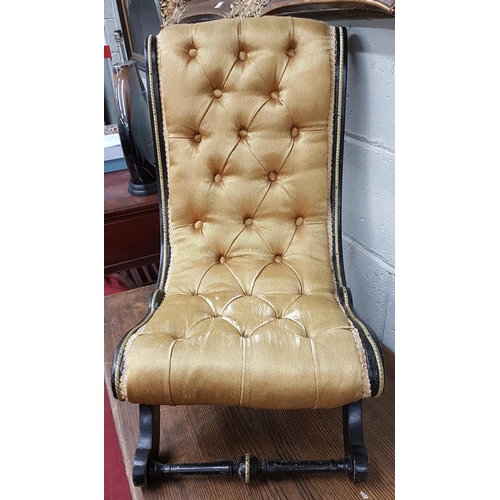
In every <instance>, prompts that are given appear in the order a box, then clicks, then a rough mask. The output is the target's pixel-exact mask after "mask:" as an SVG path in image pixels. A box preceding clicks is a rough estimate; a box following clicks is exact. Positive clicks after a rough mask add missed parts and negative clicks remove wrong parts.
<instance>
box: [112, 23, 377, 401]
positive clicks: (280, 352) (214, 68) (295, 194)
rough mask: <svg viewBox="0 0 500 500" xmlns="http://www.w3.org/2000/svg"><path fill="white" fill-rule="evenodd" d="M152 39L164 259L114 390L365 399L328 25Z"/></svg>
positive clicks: (225, 27) (155, 395)
mask: <svg viewBox="0 0 500 500" xmlns="http://www.w3.org/2000/svg"><path fill="white" fill-rule="evenodd" d="M157 40H158V42H157V43H158V45H157V53H158V75H159V81H160V97H161V110H158V113H159V116H161V123H160V126H161V127H162V129H163V137H164V143H163V147H164V151H165V157H164V158H162V159H161V162H162V165H160V173H161V172H163V173H164V177H161V176H160V177H161V178H160V181H161V182H162V183H163V184H162V186H163V191H162V196H163V208H164V213H165V216H166V223H167V226H168V227H167V228H166V230H168V244H169V246H170V253H169V254H168V256H169V261H168V262H165V268H164V278H162V279H161V280H160V288H161V290H162V292H164V298H163V301H162V303H161V305H160V306H159V307H158V308H157V309H156V310H154V311H151V314H150V315H149V316H148V317H147V318H146V319H145V320H144V322H143V323H142V324H141V325H139V326H138V328H137V329H136V330H135V331H133V332H131V334H130V335H129V336H128V337H127V338H126V340H125V342H124V344H123V346H122V353H123V365H122V368H123V369H122V370H121V372H120V373H121V375H120V377H119V380H118V384H117V386H118V391H117V393H118V396H119V397H121V398H122V399H127V400H129V401H131V402H136V403H148V404H169V405H176V404H224V405H243V406H248V407H255V408H319V407H334V406H340V405H343V404H345V403H349V402H352V401H356V400H358V399H360V398H362V397H368V396H370V395H371V392H370V380H369V376H368V370H367V361H366V353H365V350H364V348H363V345H362V342H361V340H360V334H359V332H358V331H357V329H356V328H355V327H354V325H353V323H352V322H351V321H350V320H349V319H348V317H347V316H346V314H345V311H344V309H343V308H342V306H341V303H340V301H339V300H338V297H337V295H336V283H335V278H334V269H333V265H332V259H333V254H334V248H333V235H332V232H333V231H334V228H332V223H331V221H332V213H331V201H332V200H331V199H330V184H331V180H332V169H331V165H332V154H333V153H332V151H333V147H334V146H333V145H332V137H333V122H334V120H333V118H334V117H333V110H334V99H335V70H336V60H335V58H336V55H335V54H336V51H335V39H334V38H333V37H332V36H331V30H330V28H329V27H328V26H327V25H326V24H324V23H321V22H317V21H312V20H306V19H293V18H273V17H269V18H265V17H264V18H258V19H243V20H237V19H232V20H223V21H222V20H221V21H213V22H207V23H201V24H197V25H190V24H186V25H175V26H168V27H165V28H164V29H163V30H162V32H161V33H160V35H159V36H158V38H157ZM165 239H166V235H165ZM166 243H167V242H166ZM164 259H165V260H167V254H165V256H164Z"/></svg>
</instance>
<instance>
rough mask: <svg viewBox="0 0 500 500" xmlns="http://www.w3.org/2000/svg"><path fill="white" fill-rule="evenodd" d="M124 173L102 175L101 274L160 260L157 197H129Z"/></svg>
mask: <svg viewBox="0 0 500 500" xmlns="http://www.w3.org/2000/svg"><path fill="white" fill-rule="evenodd" d="M128 179H129V174H128V171H127V170H121V171H117V172H110V173H107V174H104V274H105V275H106V274H112V273H117V272H120V271H125V270H128V269H132V268H136V267H140V266H146V265H148V264H155V263H157V262H159V260H160V216H159V205H158V195H157V194H154V195H150V196H141V197H139V196H132V195H131V194H129V192H128Z"/></svg>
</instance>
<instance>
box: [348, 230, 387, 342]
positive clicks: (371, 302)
mask: <svg viewBox="0 0 500 500" xmlns="http://www.w3.org/2000/svg"><path fill="white" fill-rule="evenodd" d="M343 252H344V267H345V275H346V282H347V286H348V287H349V288H350V289H351V294H352V298H353V307H354V310H355V311H356V314H357V315H358V316H359V318H360V319H361V320H363V321H364V322H366V323H367V324H368V325H369V326H370V327H371V328H372V329H373V330H374V331H375V333H376V335H377V337H378V338H379V339H380V340H382V339H383V337H384V331H385V326H386V324H389V323H388V322H387V304H388V297H389V293H390V287H391V282H392V276H393V274H392V273H391V270H390V268H389V267H388V266H387V265H385V264H384V263H383V262H382V261H380V260H379V259H377V258H376V257H375V256H374V255H373V254H371V253H370V252H368V251H367V250H366V249H364V248H363V247H361V246H360V245H359V244H358V243H357V242H355V241H354V240H352V239H349V238H344V242H343Z"/></svg>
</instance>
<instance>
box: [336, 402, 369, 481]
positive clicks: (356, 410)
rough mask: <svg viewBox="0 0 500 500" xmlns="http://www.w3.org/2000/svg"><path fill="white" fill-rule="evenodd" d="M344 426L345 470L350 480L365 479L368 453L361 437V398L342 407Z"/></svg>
mask: <svg viewBox="0 0 500 500" xmlns="http://www.w3.org/2000/svg"><path fill="white" fill-rule="evenodd" d="M342 417H343V427H344V450H345V454H346V457H345V458H346V459H347V460H349V461H350V467H349V471H347V473H348V475H349V477H350V478H351V480H352V481H354V482H356V483H358V482H362V481H366V477H367V476H368V455H367V453H366V449H365V442H364V438H363V413H362V408H361V400H360V401H356V402H354V403H350V404H347V405H345V406H343V407H342Z"/></svg>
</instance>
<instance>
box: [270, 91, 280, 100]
mask: <svg viewBox="0 0 500 500" xmlns="http://www.w3.org/2000/svg"><path fill="white" fill-rule="evenodd" d="M279 97H280V95H279V93H278V91H277V90H273V91H272V92H271V99H279Z"/></svg>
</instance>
